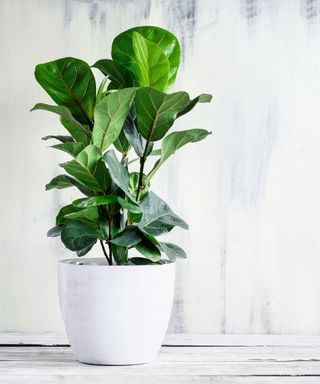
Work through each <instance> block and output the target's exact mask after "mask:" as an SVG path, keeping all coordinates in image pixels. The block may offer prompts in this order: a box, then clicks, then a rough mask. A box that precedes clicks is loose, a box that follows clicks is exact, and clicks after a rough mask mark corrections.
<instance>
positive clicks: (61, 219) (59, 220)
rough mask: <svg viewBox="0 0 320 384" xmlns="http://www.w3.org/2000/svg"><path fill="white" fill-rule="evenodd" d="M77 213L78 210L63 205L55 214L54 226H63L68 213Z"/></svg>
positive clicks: (70, 205)
mask: <svg viewBox="0 0 320 384" xmlns="http://www.w3.org/2000/svg"><path fill="white" fill-rule="evenodd" d="M78 211H79V208H76V207H74V206H73V205H72V204H69V205H65V206H64V207H62V208H61V209H60V210H59V212H58V214H57V217H56V225H63V224H64V223H65V222H66V220H65V216H66V215H68V214H69V213H73V212H78Z"/></svg>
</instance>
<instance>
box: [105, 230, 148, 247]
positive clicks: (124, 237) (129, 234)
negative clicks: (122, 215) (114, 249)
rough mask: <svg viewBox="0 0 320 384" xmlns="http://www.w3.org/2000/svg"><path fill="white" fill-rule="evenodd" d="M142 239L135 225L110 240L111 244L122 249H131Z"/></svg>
mask: <svg viewBox="0 0 320 384" xmlns="http://www.w3.org/2000/svg"><path fill="white" fill-rule="evenodd" d="M142 239H143V235H142V233H141V232H140V230H139V228H138V227H137V226H135V225H128V226H127V227H125V229H124V230H123V231H121V232H119V233H118V234H117V235H116V236H115V237H114V238H113V239H112V240H111V243H112V244H115V245H120V246H122V247H133V246H135V245H136V244H138V243H139V242H140V241H141V240H142Z"/></svg>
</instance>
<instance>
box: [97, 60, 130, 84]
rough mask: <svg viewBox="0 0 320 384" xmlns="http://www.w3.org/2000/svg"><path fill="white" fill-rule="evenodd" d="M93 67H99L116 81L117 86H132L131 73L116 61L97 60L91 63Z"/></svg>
mask: <svg viewBox="0 0 320 384" xmlns="http://www.w3.org/2000/svg"><path fill="white" fill-rule="evenodd" d="M93 67H94V68H97V69H99V70H100V71H101V72H102V73H103V74H104V75H105V76H108V77H109V79H110V80H111V81H112V82H114V83H117V84H118V86H119V88H129V87H132V86H133V77H132V73H131V72H130V71H128V70H127V69H126V68H124V67H123V66H122V65H120V64H119V63H117V62H116V61H113V60H109V59H102V60H98V61H97V62H96V63H95V64H93Z"/></svg>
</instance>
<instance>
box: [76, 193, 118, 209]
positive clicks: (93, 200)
mask: <svg viewBox="0 0 320 384" xmlns="http://www.w3.org/2000/svg"><path fill="white" fill-rule="evenodd" d="M117 200H118V196H114V195H108V196H92V197H87V198H84V199H77V200H75V201H74V202H73V203H72V204H73V205H74V206H75V207H78V208H88V207H96V206H98V205H108V204H112V203H115V202H116V201H117Z"/></svg>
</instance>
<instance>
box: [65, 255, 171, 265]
mask: <svg viewBox="0 0 320 384" xmlns="http://www.w3.org/2000/svg"><path fill="white" fill-rule="evenodd" d="M175 263H176V260H166V263H164V264H140V265H136V264H129V265H117V264H112V265H109V264H108V263H107V260H106V259H105V258H104V257H94V258H89V257H84V258H81V259H80V260H79V259H64V260H59V261H58V264H62V265H69V266H72V267H90V268H92V267H111V268H123V267H130V268H135V267H137V268H141V267H155V266H158V267H162V266H167V265H172V264H175Z"/></svg>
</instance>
